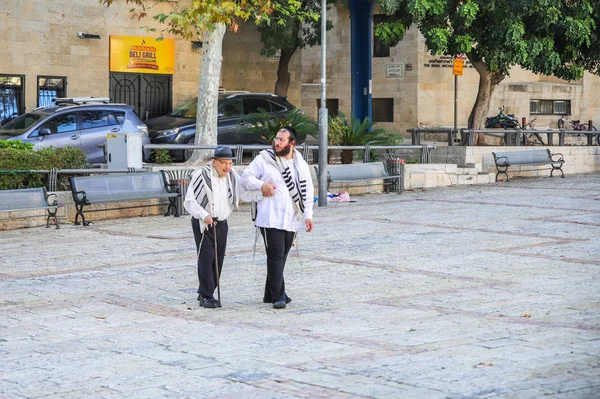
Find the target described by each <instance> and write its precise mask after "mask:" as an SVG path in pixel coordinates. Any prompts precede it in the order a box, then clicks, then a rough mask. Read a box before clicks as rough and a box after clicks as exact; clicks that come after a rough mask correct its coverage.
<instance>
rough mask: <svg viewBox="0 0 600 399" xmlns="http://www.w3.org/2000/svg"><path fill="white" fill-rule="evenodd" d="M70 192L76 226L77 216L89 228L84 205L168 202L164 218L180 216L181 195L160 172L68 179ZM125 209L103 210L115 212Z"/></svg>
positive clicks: (77, 222)
mask: <svg viewBox="0 0 600 399" xmlns="http://www.w3.org/2000/svg"><path fill="white" fill-rule="evenodd" d="M69 181H70V182H71V192H72V194H73V201H74V202H75V209H77V213H76V215H75V224H76V225H79V224H80V223H79V216H81V221H82V223H83V225H84V226H87V225H89V224H90V223H89V222H86V220H85V217H84V215H83V208H84V207H85V206H86V205H92V204H100V203H107V202H123V201H139V200H146V199H156V198H158V199H161V198H167V199H168V200H169V204H168V205H169V206H168V208H167V212H166V213H165V216H168V215H169V214H170V213H172V214H173V215H175V216H176V217H178V216H179V208H178V207H177V198H178V197H179V196H180V195H181V194H180V193H179V191H178V190H177V188H176V185H172V184H168V183H167V180H166V178H165V174H164V172H163V171H160V172H147V173H127V174H114V175H94V176H82V177H79V176H77V177H70V178H69ZM115 209H125V208H114V209H103V210H115Z"/></svg>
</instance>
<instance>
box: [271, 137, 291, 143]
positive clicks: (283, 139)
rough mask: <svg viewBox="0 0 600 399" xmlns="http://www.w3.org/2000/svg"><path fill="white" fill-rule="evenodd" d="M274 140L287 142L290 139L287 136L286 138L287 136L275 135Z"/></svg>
mask: <svg viewBox="0 0 600 399" xmlns="http://www.w3.org/2000/svg"><path fill="white" fill-rule="evenodd" d="M273 141H283V142H285V141H288V139H287V138H285V137H275V138H274V139H273Z"/></svg>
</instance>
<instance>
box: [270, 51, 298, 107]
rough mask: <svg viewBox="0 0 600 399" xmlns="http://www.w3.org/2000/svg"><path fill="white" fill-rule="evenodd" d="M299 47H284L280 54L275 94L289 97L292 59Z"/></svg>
mask: <svg viewBox="0 0 600 399" xmlns="http://www.w3.org/2000/svg"><path fill="white" fill-rule="evenodd" d="M297 49H298V47H294V48H290V49H282V50H281V55H280V56H279V66H278V67H277V82H275V94H277V95H278V96H283V97H287V93H288V89H289V87H290V80H291V79H290V78H291V76H292V75H291V74H290V72H289V67H290V61H291V60H292V56H293V55H294V53H295V52H296V50H297Z"/></svg>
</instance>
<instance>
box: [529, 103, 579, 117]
mask: <svg viewBox="0 0 600 399" xmlns="http://www.w3.org/2000/svg"><path fill="white" fill-rule="evenodd" d="M529 113H530V114H531V115H571V100H531V101H529Z"/></svg>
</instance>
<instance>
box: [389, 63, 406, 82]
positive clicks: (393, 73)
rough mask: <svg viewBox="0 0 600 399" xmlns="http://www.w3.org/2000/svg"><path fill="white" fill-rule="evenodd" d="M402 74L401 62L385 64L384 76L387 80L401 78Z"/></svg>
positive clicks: (402, 65) (402, 66)
mask: <svg viewBox="0 0 600 399" xmlns="http://www.w3.org/2000/svg"><path fill="white" fill-rule="evenodd" d="M403 72H404V64H403V63H401V62H400V63H396V64H386V66H385V76H387V77H388V78H401V77H402V73H403Z"/></svg>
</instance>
